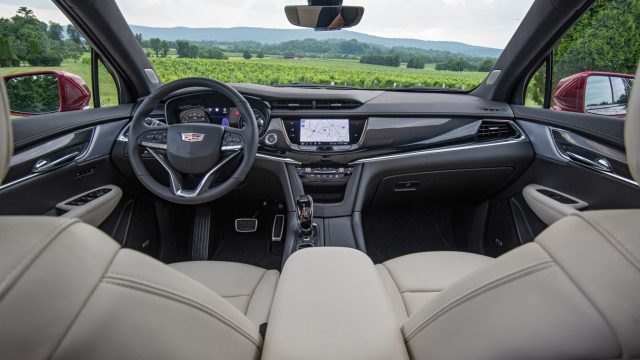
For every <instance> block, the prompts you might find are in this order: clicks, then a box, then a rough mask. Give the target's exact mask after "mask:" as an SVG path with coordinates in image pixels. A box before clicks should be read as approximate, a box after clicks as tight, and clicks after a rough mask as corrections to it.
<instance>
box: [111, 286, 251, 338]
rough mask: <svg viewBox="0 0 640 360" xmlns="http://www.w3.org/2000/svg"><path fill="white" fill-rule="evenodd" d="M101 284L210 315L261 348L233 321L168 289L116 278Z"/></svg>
mask: <svg viewBox="0 0 640 360" xmlns="http://www.w3.org/2000/svg"><path fill="white" fill-rule="evenodd" d="M102 283H104V284H108V285H113V286H119V287H122V288H126V289H129V290H136V291H140V292H143V293H146V294H149V295H155V296H158V297H162V298H165V299H167V300H170V301H174V302H177V303H180V304H183V305H185V306H188V307H191V308H193V309H195V310H199V311H201V312H203V313H205V314H208V315H210V316H211V317H213V318H215V319H217V320H219V321H220V322H221V323H223V324H225V325H227V326H228V327H229V328H231V329H233V330H235V331H236V332H237V333H239V334H240V335H242V336H243V337H245V338H246V339H248V340H249V341H251V342H252V343H253V344H254V345H256V347H257V348H258V349H260V346H261V341H260V340H258V339H256V338H254V337H253V336H252V335H251V334H250V333H249V332H247V331H246V330H244V329H243V328H242V327H240V326H239V325H238V324H236V323H235V322H234V321H233V320H231V319H229V318H227V317H226V316H224V315H222V314H221V313H220V312H218V311H216V310H215V309H213V308H212V307H210V306H208V305H206V304H203V303H201V302H199V301H197V300H195V299H192V298H190V297H188V296H184V295H181V294H178V293H174V292H173V291H170V290H168V289H164V288H162V287H156V286H154V284H149V283H141V282H136V281H133V280H131V279H124V278H122V279H118V278H113V277H111V278H109V277H107V278H105V279H104V280H103V281H102Z"/></svg>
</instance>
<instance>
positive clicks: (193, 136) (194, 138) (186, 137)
mask: <svg viewBox="0 0 640 360" xmlns="http://www.w3.org/2000/svg"><path fill="white" fill-rule="evenodd" d="M180 135H182V141H186V142H192V143H193V142H200V141H202V140H204V134H198V133H182V134H180Z"/></svg>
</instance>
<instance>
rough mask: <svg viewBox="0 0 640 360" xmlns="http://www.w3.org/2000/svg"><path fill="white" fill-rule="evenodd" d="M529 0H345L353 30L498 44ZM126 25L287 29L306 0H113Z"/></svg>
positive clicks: (7, 0) (45, 7) (2, 4)
mask: <svg viewBox="0 0 640 360" xmlns="http://www.w3.org/2000/svg"><path fill="white" fill-rule="evenodd" d="M533 1H534V0H392V1H389V0H387V1H384V0H345V2H344V3H345V5H361V6H364V7H365V9H366V10H365V15H364V18H363V20H362V22H361V23H360V25H359V26H357V27H356V28H354V29H353V30H354V31H358V32H363V33H367V34H371V35H378V36H384V37H395V38H398V37H400V38H415V39H423V40H447V41H460V42H464V43H468V44H473V45H482V46H490V47H496V48H504V47H505V46H506V45H507V42H508V41H509V39H510V38H511V36H512V35H513V33H514V32H515V30H516V28H517V27H518V24H520V21H521V20H522V18H523V17H524V16H525V14H526V13H527V11H528V9H529V8H530V7H531V4H532V3H533ZM117 3H118V5H119V6H120V8H121V10H122V13H123V14H124V16H125V18H126V19H127V21H128V22H129V23H130V24H135V25H146V26H156V27H173V26H187V27H237V26H251V27H269V28H293V26H291V25H290V24H289V23H288V22H287V20H286V17H285V15H284V10H283V8H284V6H285V5H295V4H306V3H307V1H306V0H117ZM18 6H28V7H30V8H31V9H33V10H34V11H35V13H36V15H37V16H38V18H40V19H42V20H44V21H49V20H53V21H57V22H60V23H68V21H67V20H66V19H65V18H64V17H63V15H62V14H61V13H60V12H59V10H58V9H57V8H56V7H55V5H53V3H52V2H50V1H49V0H0V16H2V17H9V16H12V15H13V14H14V13H15V10H16V9H17V8H18Z"/></svg>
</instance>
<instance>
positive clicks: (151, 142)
mask: <svg viewBox="0 0 640 360" xmlns="http://www.w3.org/2000/svg"><path fill="white" fill-rule="evenodd" d="M168 130H169V128H168V127H167V126H162V127H154V128H151V129H149V130H147V131H145V132H144V133H143V134H142V136H140V137H139V138H138V139H139V140H138V145H140V146H144V147H146V148H147V149H156V150H167V134H168Z"/></svg>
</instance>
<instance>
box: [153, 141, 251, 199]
mask: <svg viewBox="0 0 640 360" xmlns="http://www.w3.org/2000/svg"><path fill="white" fill-rule="evenodd" d="M147 150H148V151H149V153H150V154H151V155H152V156H153V157H154V158H155V159H156V160H157V161H158V162H159V163H160V165H162V167H163V168H164V169H165V170H166V171H167V173H168V174H169V183H170V188H171V192H172V193H173V194H174V195H176V196H178V197H181V198H195V197H197V196H198V195H200V194H201V193H202V192H203V191H205V190H207V189H209V188H210V187H211V184H212V183H213V181H214V180H215V178H216V176H217V173H218V171H219V170H220V169H221V168H222V167H223V166H225V165H226V164H227V163H228V162H230V161H231V160H233V159H234V158H236V157H237V156H238V155H240V154H242V151H240V150H237V151H232V152H229V153H228V154H227V155H225V156H224V157H223V158H222V159H221V160H220V161H219V162H218V163H217V164H216V165H215V166H214V167H213V168H212V169H211V170H209V171H208V172H207V173H206V174H204V176H203V177H202V179H200V182H198V185H197V186H196V188H195V189H193V190H187V189H184V188H183V186H182V181H181V178H182V175H181V174H180V173H179V172H178V171H176V170H175V169H174V168H173V167H172V166H171V165H170V164H169V162H168V161H167V159H166V158H165V157H164V156H163V155H162V154H160V153H159V152H157V151H156V150H154V149H153V148H149V147H147Z"/></svg>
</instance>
